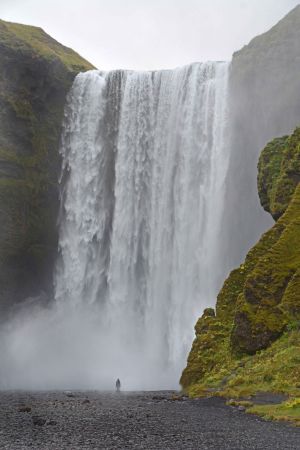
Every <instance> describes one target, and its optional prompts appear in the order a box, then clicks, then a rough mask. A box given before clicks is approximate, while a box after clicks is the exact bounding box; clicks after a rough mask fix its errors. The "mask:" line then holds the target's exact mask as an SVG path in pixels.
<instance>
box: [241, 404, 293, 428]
mask: <svg viewBox="0 0 300 450" xmlns="http://www.w3.org/2000/svg"><path fill="white" fill-rule="evenodd" d="M247 412H249V413H251V414H257V415H259V416H262V417H264V418H265V419H267V420H277V421H278V420H280V421H285V422H291V423H293V424H295V425H297V426H300V398H293V399H290V400H288V401H286V402H283V403H281V404H279V405H254V406H252V407H250V408H249V409H248V410H247Z"/></svg>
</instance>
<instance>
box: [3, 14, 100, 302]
mask: <svg viewBox="0 0 300 450" xmlns="http://www.w3.org/2000/svg"><path fill="white" fill-rule="evenodd" d="M88 69H92V66H91V64H89V63H88V62H87V61H85V60H84V59H83V58H81V57H80V56H79V55H78V54H76V53H75V52H74V51H73V50H71V49H69V48H66V47H64V46H62V45H61V44H59V43H58V42H56V41H55V40H54V39H52V38H51V37H50V36H48V35H47V34H46V33H45V32H44V31H43V30H42V29H40V28H36V27H31V26H26V25H19V24H14V23H8V22H4V21H0V309H4V308H6V307H7V305H9V304H11V303H13V302H17V301H18V300H20V299H23V298H25V297H27V296H32V295H36V294H38V293H39V292H40V291H47V290H48V291H49V290H50V289H51V273H52V270H53V261H54V258H55V253H56V248H57V233H56V221H57V211H58V189H57V177H58V174H59V165H60V161H59V151H58V147H59V136H60V128H61V123H62V118H63V108H64V101H65V97H66V94H67V92H68V90H69V87H70V86H71V84H72V81H73V79H74V77H75V75H76V74H77V73H78V72H80V71H85V70H88Z"/></svg>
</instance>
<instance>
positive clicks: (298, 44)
mask: <svg viewBox="0 0 300 450" xmlns="http://www.w3.org/2000/svg"><path fill="white" fill-rule="evenodd" d="M299 73H300V6H298V7H296V8H295V9H294V10H292V11H291V12H290V13H289V14H288V15H287V16H286V17H285V18H283V19H282V20H281V21H280V22H279V23H278V24H277V25H276V26H274V27H273V28H272V29H271V30H269V31H268V32H267V33H265V34H262V35H261V36H258V37H256V38H255V39H253V40H252V41H251V42H250V43H249V45H246V46H245V47H244V48H242V49H241V50H240V51H238V52H236V53H235V54H234V55H233V60H232V65H231V74H230V80H229V87H230V95H229V99H230V115H231V128H232V137H233V142H232V144H231V146H232V158H231V162H230V168H229V176H228V180H227V188H226V191H227V193H226V202H225V204H226V211H225V217H224V221H223V224H224V227H225V229H226V228H227V239H225V244H224V245H225V246H226V247H227V248H230V251H228V252H225V253H226V254H228V255H232V253H234V254H233V257H232V259H231V260H229V259H228V258H227V261H225V262H224V264H225V265H227V267H228V269H230V268H231V267H234V266H236V265H238V264H240V262H241V260H242V259H241V254H243V253H244V254H246V252H247V250H248V249H249V248H250V247H251V246H252V245H253V244H254V243H255V241H256V240H257V239H258V238H259V236H260V235H261V233H262V232H263V231H264V230H266V229H267V228H269V227H270V226H271V224H272V220H271V217H270V216H268V215H267V214H265V213H264V211H263V210H262V209H261V207H260V205H259V201H258V197H257V187H256V165H257V161H258V158H259V154H260V151H261V149H262V148H263V147H264V146H265V145H266V143H267V142H268V141H270V140H271V139H272V138H273V137H274V136H281V135H285V134H290V133H291V132H292V131H293V130H294V128H295V127H296V126H298V125H299V124H300V77H299ZM237 186H238V189H237ZM233 211H235V212H236V213H235V214H233ZM275 217H276V215H275ZM235 249H236V251H235Z"/></svg>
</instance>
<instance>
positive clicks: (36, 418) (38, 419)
mask: <svg viewBox="0 0 300 450" xmlns="http://www.w3.org/2000/svg"><path fill="white" fill-rule="evenodd" d="M32 422H33V425H38V426H40V427H42V426H43V425H45V423H46V419H44V418H43V417H39V416H32Z"/></svg>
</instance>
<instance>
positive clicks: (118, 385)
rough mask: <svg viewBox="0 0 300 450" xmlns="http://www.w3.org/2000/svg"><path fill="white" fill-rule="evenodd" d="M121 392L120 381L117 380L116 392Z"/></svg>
mask: <svg viewBox="0 0 300 450" xmlns="http://www.w3.org/2000/svg"><path fill="white" fill-rule="evenodd" d="M120 390H121V381H120V380H119V378H118V379H117V381H116V391H117V392H120Z"/></svg>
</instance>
